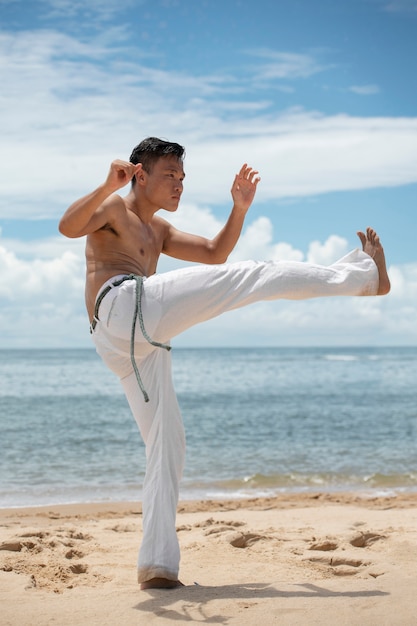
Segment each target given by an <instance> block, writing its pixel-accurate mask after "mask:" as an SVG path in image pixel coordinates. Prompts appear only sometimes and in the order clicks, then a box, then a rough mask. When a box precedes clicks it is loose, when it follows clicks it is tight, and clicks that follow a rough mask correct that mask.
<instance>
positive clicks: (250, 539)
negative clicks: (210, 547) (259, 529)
mask: <svg viewBox="0 0 417 626" xmlns="http://www.w3.org/2000/svg"><path fill="white" fill-rule="evenodd" d="M261 539H267V537H264V536H262V535H257V534H255V533H239V532H236V533H232V534H230V535H228V536H227V541H228V542H229V543H230V545H231V546H233V547H234V548H248V547H249V546H253V544H254V543H256V542H257V541H260V540H261Z"/></svg>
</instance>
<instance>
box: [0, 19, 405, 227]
mask: <svg viewBox="0 0 417 626" xmlns="http://www.w3.org/2000/svg"><path fill="white" fill-rule="evenodd" d="M125 52H126V49H125V48H124V43H123V39H122V40H120V38H119V37H116V35H115V33H114V32H113V33H112V31H108V32H107V38H106V37H105V36H104V35H102V36H101V37H96V38H94V37H92V38H91V39H90V40H88V41H87V40H86V41H83V40H81V39H76V38H74V37H71V36H69V35H65V34H63V33H59V32H55V31H50V30H45V31H36V32H22V33H13V34H8V33H5V32H3V33H2V34H0V53H1V56H2V58H3V63H2V64H1V67H0V81H1V83H2V84H4V85H8V89H7V90H4V91H3V93H2V96H1V98H0V132H1V136H2V151H3V152H4V154H5V155H7V159H4V161H3V163H2V177H1V181H0V217H3V218H6V217H13V218H17V217H32V218H33V217H47V216H49V217H51V216H54V217H56V216H57V215H59V214H60V213H61V212H62V210H63V209H64V208H65V206H66V205H67V204H68V202H69V199H72V198H76V197H79V196H80V195H82V194H84V193H86V192H87V191H89V190H90V189H91V188H93V187H95V186H96V185H98V184H99V183H100V182H101V181H102V180H103V178H104V177H105V175H106V173H107V168H108V165H109V163H110V161H111V160H112V159H113V158H127V157H128V155H129V153H130V150H131V148H132V146H133V145H134V144H135V143H137V141H139V140H140V139H141V138H143V136H144V135H151V134H156V135H159V136H163V137H167V138H169V139H174V140H176V141H179V142H180V143H182V144H184V145H185V146H186V148H187V155H188V157H187V159H186V169H187V171H188V173H189V174H190V175H189V176H188V177H187V185H186V193H185V198H186V199H187V202H188V203H190V204H191V203H198V204H201V201H202V200H203V201H204V202H206V203H208V204H216V203H222V202H224V199H225V190H227V189H229V188H230V184H231V180H232V177H233V175H234V172H235V171H236V170H237V169H238V168H239V167H240V165H241V161H242V160H246V159H249V158H250V160H251V163H253V165H254V166H256V168H257V169H259V170H260V172H261V175H262V184H261V186H260V188H259V193H258V198H259V200H261V201H262V200H271V199H272V200H275V199H278V198H284V197H287V198H288V197H299V196H306V195H314V194H321V193H326V192H329V191H335V190H352V189H366V188H371V187H378V186H395V185H404V184H408V183H412V182H416V181H417V118H402V119H400V118H382V117H380V118H378V117H374V118H372V117H366V118H360V117H351V116H348V115H332V116H326V115H322V114H319V113H315V112H308V111H304V110H302V109H291V110H286V111H281V112H275V113H273V112H272V109H271V108H270V106H269V103H268V102H267V101H265V100H259V94H256V96H255V95H254V93H253V92H251V91H250V90H249V88H248V91H246V87H244V86H242V84H241V81H240V80H239V77H238V76H231V75H225V74H222V73H221V72H219V73H217V74H213V75H200V76H194V75H189V74H186V73H184V72H168V71H164V70H161V69H154V68H152V67H151V66H150V65H149V64H147V59H146V54H145V53H142V52H141V51H140V50H138V51H137V53H136V55H135V57H134V60H132V59H133V57H130V58H131V60H129V61H127V60H126V57H125ZM263 55H264V56H268V55H269V57H271V58H272V57H273V58H274V63H275V70H274V72H275V74H276V75H282V76H284V75H287V74H288V75H289V74H292V75H297V76H308V75H311V74H312V73H314V72H316V71H319V70H320V67H319V65H318V64H317V63H315V62H314V59H313V58H312V57H309V56H306V55H294V54H286V53H282V52H280V53H272V52H270V51H264V52H263ZM263 60H264V59H260V65H259V69H261V68H262V67H264V65H263ZM267 74H268V72H265V76H266V75H267ZM272 75H273V71H272V69H271V70H270V79H271V80H272ZM236 91H239V92H240V94H239V98H238V99H237V100H236V102H235V101H233V99H230V98H228V96H229V95H230V94H231V93H233V92H236ZM173 111H175V114H173Z"/></svg>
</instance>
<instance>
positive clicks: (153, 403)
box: [92, 250, 378, 582]
mask: <svg viewBox="0 0 417 626" xmlns="http://www.w3.org/2000/svg"><path fill="white" fill-rule="evenodd" d="M116 278H120V277H116V276H115V277H113V278H112V279H111V280H109V281H107V282H106V283H105V285H103V287H102V289H103V288H104V287H106V286H107V285H109V284H111V283H112V282H113V281H114V280H115V279H116ZM135 287H136V283H135V281H134V280H128V281H125V282H124V283H122V284H121V285H120V286H119V287H113V288H112V289H111V290H110V292H109V293H108V294H107V295H106V296H105V297H104V299H103V300H102V302H101V304H100V309H99V320H100V321H99V322H98V323H97V325H96V327H95V329H94V332H93V335H92V337H93V341H94V343H95V345H96V349H97V353H98V354H99V355H100V356H101V357H102V359H103V360H104V362H105V363H106V365H107V366H108V367H109V368H110V369H111V370H112V371H113V372H115V374H116V375H117V376H118V377H119V378H120V379H121V383H122V386H123V389H124V391H125V394H126V397H127V400H128V402H129V406H130V408H131V410H132V413H133V415H134V417H135V420H136V422H137V424H138V427H139V430H140V433H141V436H142V438H143V441H144V443H145V445H146V461H147V466H146V476H145V480H144V484H143V500H142V508H143V540H142V545H141V548H140V551H139V560H138V581H139V582H143V581H146V580H149V579H151V578H154V577H162V578H167V579H171V580H177V579H178V571H179V562H180V551H179V544H178V539H177V536H176V530H175V518H176V508H177V503H178V494H179V483H180V480H181V476H182V471H183V466H184V459H185V437H184V429H183V424H182V418H181V414H180V410H179V406H178V402H177V399H176V395H175V391H174V388H173V384H172V377H171V357H170V353H169V352H168V351H167V350H165V349H163V348H159V347H154V346H153V345H151V344H150V343H148V341H147V340H146V339H145V338H144V337H143V335H142V333H141V331H140V328H139V326H138V327H137V328H136V335H135V346H134V350H135V361H136V363H137V366H138V369H139V372H140V376H141V379H142V382H143V385H144V387H145V389H146V391H147V393H148V395H149V402H145V400H144V396H143V394H142V392H141V390H140V388H139V385H138V382H137V380H136V376H135V373H134V370H133V368H132V363H131V358H130V336H131V328H132V317H133V314H134V307H135ZM377 289H378V270H377V267H376V265H375V263H374V262H373V260H372V259H371V258H370V257H369V256H368V255H367V254H365V253H364V252H362V251H361V250H354V251H353V252H351V253H350V254H348V255H347V256H345V257H343V258H342V259H340V260H339V261H337V262H336V263H334V264H333V265H331V266H329V267H323V266H319V265H310V264H307V263H299V262H292V261H277V262H275V261H270V262H255V261H244V262H238V263H225V264H223V265H200V266H196V267H191V268H185V269H181V270H177V271H173V272H167V273H165V274H160V275H158V274H155V275H153V276H150V277H149V278H145V279H144V282H143V288H142V307H141V308H142V315H143V321H144V327H145V329H146V332H147V333H148V335H150V337H151V338H152V339H153V340H155V341H158V342H163V343H167V342H168V341H169V340H170V339H171V338H172V337H175V336H176V335H178V334H179V333H181V332H183V331H184V330H186V329H187V328H189V327H190V326H193V325H194V324H198V323H199V322H203V321H205V320H208V319H211V318H213V317H215V316H217V315H220V314H221V313H224V312H226V311H230V310H232V309H236V308H239V307H242V306H245V305H248V304H251V303H253V302H257V301H259V300H275V299H280V298H281V299H289V300H301V299H307V298H315V297H323V296H365V295H375V294H376V293H377Z"/></svg>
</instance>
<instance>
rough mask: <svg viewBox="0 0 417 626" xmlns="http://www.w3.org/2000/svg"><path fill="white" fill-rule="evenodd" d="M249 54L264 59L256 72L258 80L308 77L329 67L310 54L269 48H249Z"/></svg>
mask: <svg viewBox="0 0 417 626" xmlns="http://www.w3.org/2000/svg"><path fill="white" fill-rule="evenodd" d="M247 54H248V55H250V56H253V57H257V58H259V59H261V61H263V63H261V64H260V65H257V66H256V72H254V73H256V78H257V79H258V80H259V79H260V80H263V79H267V80H271V79H272V80H274V79H282V78H285V79H289V80H292V79H296V78H308V77H310V76H313V75H314V74H317V73H319V72H322V71H323V70H325V69H327V68H326V67H324V66H323V65H321V64H320V63H318V62H317V61H316V59H315V58H314V56H312V55H309V54H300V53H294V52H282V51H277V50H268V49H258V50H249V51H248V52H247Z"/></svg>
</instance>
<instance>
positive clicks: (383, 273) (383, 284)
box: [357, 227, 391, 296]
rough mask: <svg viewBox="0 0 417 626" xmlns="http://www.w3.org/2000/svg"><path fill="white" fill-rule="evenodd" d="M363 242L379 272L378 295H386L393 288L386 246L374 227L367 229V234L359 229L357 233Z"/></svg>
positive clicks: (365, 250) (364, 249) (363, 246)
mask: <svg viewBox="0 0 417 626" xmlns="http://www.w3.org/2000/svg"><path fill="white" fill-rule="evenodd" d="M357 235H358V237H359V239H360V240H361V243H362V249H363V251H364V252H366V254H369V256H370V257H371V258H372V259H373V260H374V261H375V265H376V266H377V268H378V272H379V287H378V292H377V296H385V294H387V293H388V292H389V290H390V289H391V284H390V281H389V277H388V272H387V267H386V265H385V254H384V248H383V247H382V244H381V242H380V240H379V236H378V235H377V233H376V232H375V231H374V230H373V229H372V228H369V227H368V228H367V229H366V234H365V233H362V232H361V231H359V232H358V233H357Z"/></svg>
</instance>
